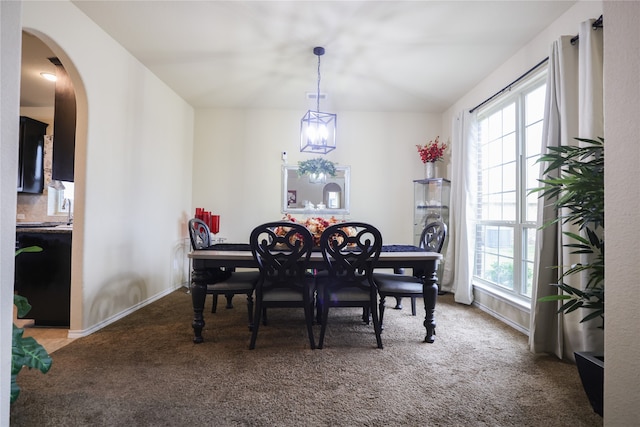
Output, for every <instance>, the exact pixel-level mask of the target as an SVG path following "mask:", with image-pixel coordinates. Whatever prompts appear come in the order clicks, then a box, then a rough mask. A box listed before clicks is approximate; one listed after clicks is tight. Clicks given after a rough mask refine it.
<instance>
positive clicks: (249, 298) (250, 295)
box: [247, 293, 253, 331]
mask: <svg viewBox="0 0 640 427" xmlns="http://www.w3.org/2000/svg"><path fill="white" fill-rule="evenodd" d="M247 310H248V311H249V330H250V331H252V330H253V293H248V294H247Z"/></svg>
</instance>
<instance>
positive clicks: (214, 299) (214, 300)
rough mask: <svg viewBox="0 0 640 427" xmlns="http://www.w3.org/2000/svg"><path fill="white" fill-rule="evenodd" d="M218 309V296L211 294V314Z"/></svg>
mask: <svg viewBox="0 0 640 427" xmlns="http://www.w3.org/2000/svg"><path fill="white" fill-rule="evenodd" d="M217 309H218V294H213V304H212V305H211V312H212V313H215V312H216V311H217Z"/></svg>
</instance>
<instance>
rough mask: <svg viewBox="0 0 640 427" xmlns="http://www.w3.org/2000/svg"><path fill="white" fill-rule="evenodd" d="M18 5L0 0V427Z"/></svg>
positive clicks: (11, 249) (6, 382)
mask: <svg viewBox="0 0 640 427" xmlns="http://www.w3.org/2000/svg"><path fill="white" fill-rule="evenodd" d="M20 13H21V5H20V3H19V2H6V1H0V55H2V59H1V60H0V76H2V81H1V82H0V177H2V179H1V180H0V349H1V350H0V425H9V396H10V384H11V381H10V379H11V350H10V349H11V331H12V326H11V325H12V323H13V273H14V256H15V235H16V229H15V215H16V212H15V211H16V196H17V193H16V177H17V176H18V122H19V120H18V116H19V105H20V104H19V99H20V89H19V88H20V84H19V82H20V45H21V43H22V36H21V33H20Z"/></svg>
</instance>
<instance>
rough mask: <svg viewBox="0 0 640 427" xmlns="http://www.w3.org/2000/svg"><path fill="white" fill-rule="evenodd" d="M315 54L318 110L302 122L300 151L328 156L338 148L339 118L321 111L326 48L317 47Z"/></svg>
mask: <svg viewBox="0 0 640 427" xmlns="http://www.w3.org/2000/svg"><path fill="white" fill-rule="evenodd" d="M313 53H314V54H315V55H316V56H317V57H318V87H317V94H316V110H315V111H313V110H309V111H307V113H306V114H305V115H304V117H302V120H301V121H300V151H301V152H305V153H315V154H327V153H328V152H329V151H331V150H334V149H335V148H336V119H337V116H336V115H335V114H332V113H323V112H321V111H320V56H322V55H324V48H322V47H315V48H314V49H313Z"/></svg>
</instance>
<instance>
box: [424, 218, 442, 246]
mask: <svg viewBox="0 0 640 427" xmlns="http://www.w3.org/2000/svg"><path fill="white" fill-rule="evenodd" d="M446 237H447V225H446V224H445V223H444V222H442V221H433V222H430V223H429V224H427V225H426V226H425V227H424V230H422V234H421V236H420V247H421V248H423V249H426V250H428V251H429V252H442V247H443V246H444V241H445V239H446Z"/></svg>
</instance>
